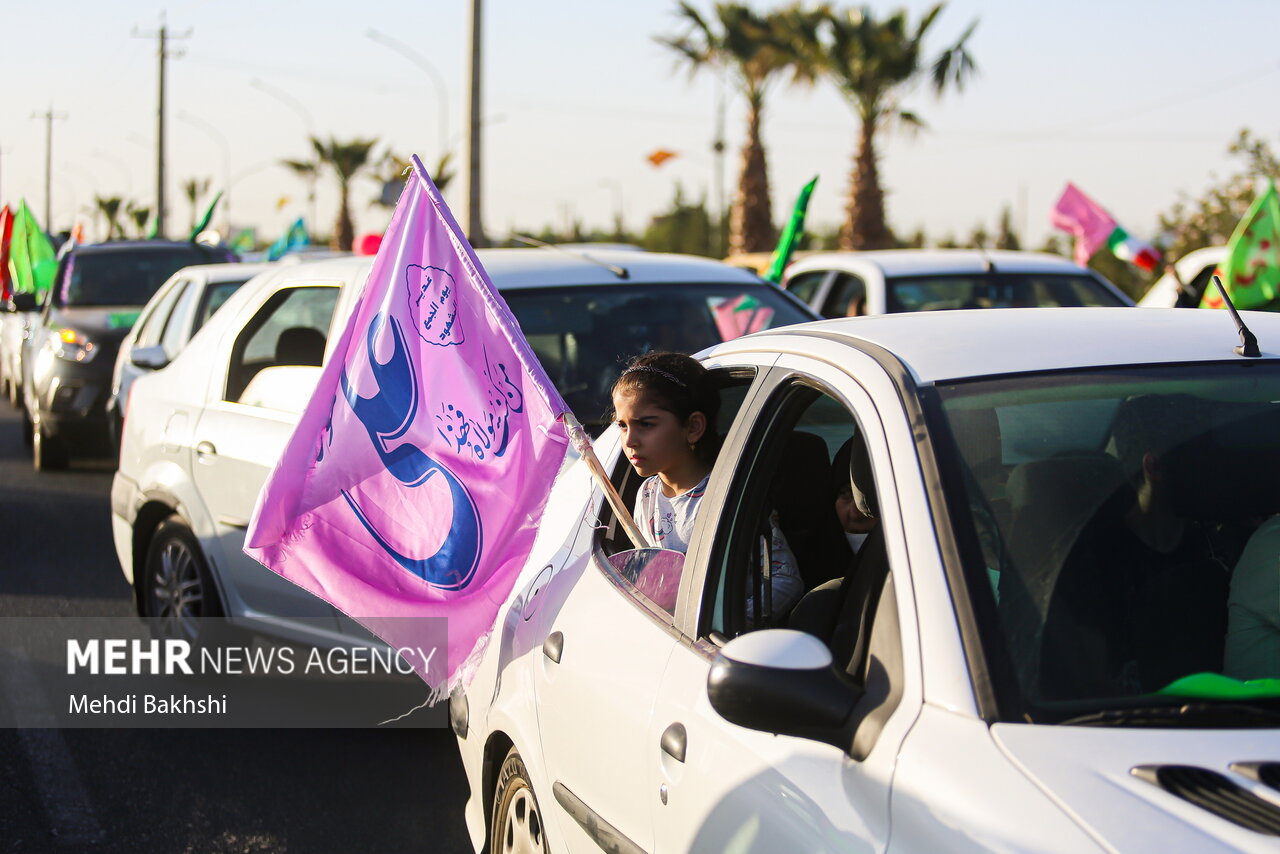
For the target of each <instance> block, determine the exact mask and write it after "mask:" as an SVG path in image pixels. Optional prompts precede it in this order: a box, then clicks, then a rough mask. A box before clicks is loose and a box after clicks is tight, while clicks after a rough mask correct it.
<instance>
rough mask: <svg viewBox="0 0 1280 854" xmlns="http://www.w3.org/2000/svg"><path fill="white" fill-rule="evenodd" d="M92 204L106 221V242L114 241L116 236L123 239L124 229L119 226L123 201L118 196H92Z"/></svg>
mask: <svg viewBox="0 0 1280 854" xmlns="http://www.w3.org/2000/svg"><path fill="white" fill-rule="evenodd" d="M93 203H94V205H95V206H96V208H97V212H98V213H100V214H102V217H103V219H105V220H106V221H107V240H114V239H115V238H116V237H117V235H118V236H120V237H124V229H123V228H121V226H120V207H121V205H123V204H124V200H123V199H121V198H120V197H119V196H106V197H103V196H94V197H93Z"/></svg>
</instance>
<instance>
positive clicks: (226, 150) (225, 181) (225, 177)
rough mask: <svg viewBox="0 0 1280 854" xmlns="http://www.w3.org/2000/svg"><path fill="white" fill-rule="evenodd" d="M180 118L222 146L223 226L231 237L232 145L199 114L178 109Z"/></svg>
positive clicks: (227, 236) (227, 237) (228, 236)
mask: <svg viewBox="0 0 1280 854" xmlns="http://www.w3.org/2000/svg"><path fill="white" fill-rule="evenodd" d="M178 118H180V119H182V120H183V121H184V122H186V123H187V124H191V125H195V126H196V127H198V128H200V129H201V130H203V131H204V132H205V133H207V134H208V135H209V138H210V139H212V140H213V141H214V142H216V143H217V144H218V145H220V146H222V228H223V231H224V232H225V233H226V239H227V240H230V239H231V145H230V144H229V143H228V142H227V138H226V137H225V136H223V134H222V131H220V130H218V129H217V128H216V127H214V126H213V125H212V124H210V123H209V122H206V121H205V120H204V119H202V118H200V117H199V116H193V115H191V114H190V113H188V112H187V111H186V110H179V111H178Z"/></svg>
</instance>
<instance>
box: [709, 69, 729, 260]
mask: <svg viewBox="0 0 1280 854" xmlns="http://www.w3.org/2000/svg"><path fill="white" fill-rule="evenodd" d="M724 87H725V82H724V76H723V75H721V77H720V85H719V87H718V88H717V90H716V138H715V139H713V140H712V141H711V153H712V156H713V160H714V163H715V165H714V166H713V167H712V169H713V170H714V174H713V175H712V176H711V178H712V183H713V185H714V187H715V190H714V192H715V198H716V208H717V209H718V210H717V213H718V215H719V219H718V220H717V221H716V223H715V232H714V234H715V241H714V246H715V247H716V248H717V249H718V250H719V254H720V257H721V258H724V257H725V256H726V255H728V254H729V227H728V224H729V214H728V211H727V210H726V209H725V208H726V205H725V201H724V147H725V146H724Z"/></svg>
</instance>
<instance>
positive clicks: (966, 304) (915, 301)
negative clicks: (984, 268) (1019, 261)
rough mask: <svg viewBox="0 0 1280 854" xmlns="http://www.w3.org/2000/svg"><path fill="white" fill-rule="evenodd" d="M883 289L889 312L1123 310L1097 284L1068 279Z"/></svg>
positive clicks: (967, 279)
mask: <svg viewBox="0 0 1280 854" xmlns="http://www.w3.org/2000/svg"><path fill="white" fill-rule="evenodd" d="M885 286H886V291H887V293H886V294H885V299H886V301H887V303H888V305H887V310H888V311H890V312H900V311H936V310H939V309H948V308H1043V307H1051V306H1117V305H1127V303H1125V302H1124V301H1123V300H1121V299H1119V298H1118V297H1117V296H1116V295H1115V294H1114V293H1112V292H1111V290H1110V289H1108V288H1106V287H1105V286H1103V284H1102V283H1101V282H1099V281H1098V280H1097V279H1095V278H1093V277H1091V276H1081V275H1073V274H1049V273H974V274H972V275H958V276H903V277H899V278H893V279H889V280H888V281H887V282H886V283H885Z"/></svg>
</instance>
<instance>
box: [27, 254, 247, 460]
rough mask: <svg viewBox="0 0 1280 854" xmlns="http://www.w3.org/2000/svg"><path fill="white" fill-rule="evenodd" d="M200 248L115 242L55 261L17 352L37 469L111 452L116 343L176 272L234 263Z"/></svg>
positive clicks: (232, 256) (233, 259)
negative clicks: (28, 332) (23, 348)
mask: <svg viewBox="0 0 1280 854" xmlns="http://www.w3.org/2000/svg"><path fill="white" fill-rule="evenodd" d="M235 260H237V259H236V256H235V254H234V253H232V252H231V251H229V250H227V249H225V248H222V247H215V246H206V245H203V244H199V243H177V242H170V241H165V240H148V241H119V242H113V243H101V244H89V245H85V246H78V247H75V248H73V249H72V250H71V251H70V252H68V253H66V254H65V255H64V256H63V257H62V259H61V260H60V261H59V263H58V272H57V275H56V276H55V278H54V284H53V287H52V288H51V289H50V290H49V294H48V296H47V297H46V299H45V302H44V305H43V306H41V309H40V318H39V322H38V323H37V324H34V326H33V329H32V333H31V338H30V340H29V341H28V342H27V343H26V347H27V349H26V351H25V352H24V354H23V359H22V365H23V380H24V382H23V400H24V403H25V405H26V409H27V413H28V417H29V419H30V438H31V440H32V450H33V460H34V463H35V467H36V469H37V470H42V469H50V468H62V467H65V466H66V463H67V457H68V455H69V454H72V453H74V454H75V455H76V456H101V455H108V454H110V453H111V443H110V441H109V433H108V430H107V416H106V402H107V397H108V395H109V393H110V391H111V369H112V366H113V365H114V364H115V359H116V352H117V350H118V349H119V347H120V342H121V341H122V340H123V339H124V337H125V336H126V335H128V334H129V330H130V329H131V328H132V327H133V324H134V322H135V321H136V320H137V319H138V315H139V314H140V313H141V311H142V307H143V306H144V305H146V303H147V301H148V300H149V299H151V296H152V294H154V293H155V292H156V290H157V289H159V287H160V285H162V284H163V283H164V282H165V280H166V279H168V278H169V276H171V275H172V274H173V273H174V271H176V270H178V269H180V268H182V267H189V266H193V265H197V264H217V263H222V262H226V261H235Z"/></svg>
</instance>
